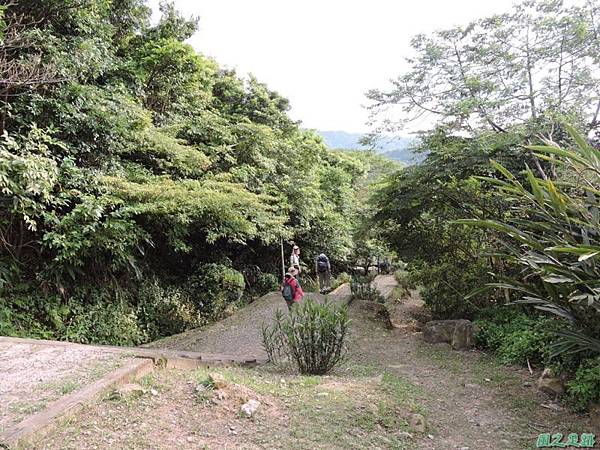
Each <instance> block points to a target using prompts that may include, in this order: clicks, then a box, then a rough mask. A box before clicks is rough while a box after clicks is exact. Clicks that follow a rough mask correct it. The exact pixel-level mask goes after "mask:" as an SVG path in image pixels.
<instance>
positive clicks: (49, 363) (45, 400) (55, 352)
mask: <svg viewBox="0 0 600 450" xmlns="http://www.w3.org/2000/svg"><path fill="white" fill-rule="evenodd" d="M124 361H125V358H124V357H122V356H119V355H114V354H111V353H108V352H102V351H100V350H98V349H94V348H86V347H77V348H66V347H50V346H48V345H34V344H12V343H11V344H9V343H0V367H1V370H0V372H1V373H2V377H1V379H0V399H1V401H0V433H2V432H3V430H4V429H6V428H8V427H10V426H12V425H15V424H16V423H18V422H20V421H21V420H23V419H24V418H25V417H26V416H28V415H31V414H33V413H35V412H37V411H39V410H41V409H43V408H44V407H45V406H46V405H47V404H49V403H50V402H52V401H54V400H57V399H58V398H60V397H61V396H63V395H66V394H69V393H71V392H73V391H75V390H77V389H79V388H81V387H83V386H86V385H88V384H90V383H92V382H94V381H96V380H97V379H100V378H101V377H102V376H104V375H105V374H107V373H108V372H110V371H112V370H114V369H116V368H117V367H119V366H120V365H122V364H123V362H124Z"/></svg>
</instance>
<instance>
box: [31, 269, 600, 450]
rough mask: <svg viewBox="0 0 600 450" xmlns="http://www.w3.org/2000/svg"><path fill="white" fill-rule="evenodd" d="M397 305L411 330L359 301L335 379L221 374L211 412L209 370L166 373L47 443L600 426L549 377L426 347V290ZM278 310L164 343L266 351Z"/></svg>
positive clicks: (367, 436)
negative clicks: (250, 404)
mask: <svg viewBox="0 0 600 450" xmlns="http://www.w3.org/2000/svg"><path fill="white" fill-rule="evenodd" d="M375 285H376V286H377V287H378V288H379V289H380V290H381V291H382V292H383V293H384V294H386V295H390V294H391V293H392V291H393V290H394V287H395V286H396V283H395V280H394V278H393V277H392V276H381V277H378V278H377V279H376V281H375ZM349 294H350V293H349V289H348V287H344V288H343V289H341V290H339V291H337V292H336V293H335V294H334V295H331V296H330V298H331V300H332V301H335V302H346V301H347V300H348V298H349ZM310 296H311V297H313V298H315V299H316V300H318V301H323V300H324V297H323V296H320V295H317V294H311V295H310ZM392 298H393V297H392ZM387 306H388V309H390V310H391V315H392V318H393V321H394V322H396V325H399V327H398V328H395V329H393V330H388V329H385V328H384V326H383V324H382V323H381V322H379V321H377V320H376V318H375V317H374V316H373V313H370V312H369V311H366V310H364V309H363V308H360V307H357V305H354V304H351V305H350V308H349V311H350V317H351V320H352V323H351V329H350V336H349V340H348V348H349V355H348V356H349V357H348V359H347V361H346V362H345V363H344V364H343V365H342V366H341V367H339V368H337V369H336V370H334V372H333V373H331V374H330V375H329V376H327V377H308V378H303V377H298V376H297V375H294V374H292V373H288V372H280V371H278V370H276V369H275V368H273V367H269V366H267V367H257V368H254V369H243V368H223V369H215V368H211V369H210V370H211V371H215V370H219V371H220V373H221V374H223V376H225V377H226V378H227V380H228V382H229V383H231V384H230V385H229V386H228V387H227V388H225V389H224V390H223V391H222V393H223V394H222V395H223V397H222V398H218V399H217V400H213V402H212V403H210V404H209V405H208V406H206V405H205V406H201V405H199V403H198V398H197V394H196V391H195V386H196V384H197V383H198V381H199V380H202V379H203V378H205V377H206V372H202V371H198V372H189V371H188V372H177V371H161V372H159V373H157V374H156V375H155V376H154V378H153V380H152V381H151V382H152V383H154V384H153V385H154V386H155V388H156V389H157V391H158V394H157V395H156V396H151V395H146V396H143V397H141V398H140V399H135V400H130V401H128V402H126V403H117V404H115V403H110V402H103V403H100V404H98V405H95V406H92V407H90V408H88V409H87V410H86V411H84V413H82V414H81V415H80V416H79V417H78V418H77V419H75V420H73V421H72V422H69V423H68V424H67V425H66V426H64V427H63V428H62V429H59V430H58V431H57V432H56V433H55V434H54V435H53V436H52V437H51V438H50V439H49V440H47V441H45V442H44V445H43V446H40V447H39V448H44V449H65V448H68V449H77V450H79V449H87V448H90V449H92V448H115V449H125V448H127V449H130V448H139V449H146V448H153V449H165V450H166V449H171V448H190V449H192V448H193V449H196V448H198V449H200V448H210V449H213V448H214V449H221V448H225V449H227V448H231V449H237V448H252V449H255V448H256V449H263V448H282V449H283V448H286V449H287V448H297V449H305V448H324V449H347V448H381V449H383V448H386V449H387V448H401V449H424V450H457V449H458V450H491V449H494V450H495V449H501V450H519V449H533V448H535V443H536V438H537V436H538V435H539V434H540V433H563V434H564V435H567V434H568V433H583V432H587V433H590V432H592V433H593V432H596V433H598V431H600V430H592V429H591V428H590V424H589V422H588V421H587V419H586V418H584V417H581V416H578V415H576V414H572V413H570V412H568V411H567V410H565V409H564V408H563V407H561V406H560V405H557V404H555V403H553V402H552V401H551V399H549V398H548V397H546V396H545V395H544V394H540V393H538V392H537V390H536V388H535V381H536V378H537V375H538V374H537V373H536V374H534V375H531V374H530V373H529V372H528V371H527V370H526V369H522V368H519V367H505V366H501V365H499V364H498V363H497V362H495V360H494V359H493V358H491V357H490V356H488V355H486V354H484V353H482V352H479V351H475V350H473V351H454V350H452V349H451V348H450V347H449V346H448V345H447V344H436V345H431V344H428V343H426V342H424V341H423V339H422V337H421V333H420V332H419V331H418V329H417V328H416V327H413V326H407V325H409V324H411V325H413V324H414V322H415V319H414V317H415V316H416V315H418V314H419V313H420V312H421V310H422V308H423V303H422V301H421V300H420V298H419V296H418V293H417V292H416V291H413V292H412V295H411V297H410V298H406V299H404V300H403V301H402V302H393V301H388V303H387ZM278 308H285V305H284V303H283V300H282V299H281V296H280V294H279V293H272V294H269V295H267V296H265V297H262V298H261V299H259V300H257V301H255V302H254V303H252V304H250V305H249V306H248V307H246V308H243V309H241V310H240V311H238V312H237V313H236V314H234V315H232V316H231V317H229V318H227V319H225V320H223V321H221V322H219V323H216V324H213V325H211V326H209V327H207V328H205V329H201V330H194V331H191V332H188V333H185V334H183V335H179V336H174V337H172V338H170V339H166V340H163V341H161V342H159V343H157V345H160V346H163V347H164V346H168V347H170V348H178V349H182V350H183V349H185V350H192V351H200V352H205V353H224V354H231V355H239V356H250V355H255V356H260V355H262V354H263V350H262V346H261V344H260V329H261V325H262V324H263V323H265V322H268V321H270V320H272V316H273V314H274V313H275V311H276V310H277V309H278ZM536 369H538V370H539V369H541V368H536ZM390 383H391V384H390ZM249 398H258V399H259V400H260V401H261V403H262V406H261V410H260V412H259V413H258V414H257V416H256V417H253V418H252V420H248V419H246V418H244V417H242V416H240V414H239V407H240V405H241V404H242V403H243V402H245V401H247V399H249ZM386 402H387V403H388V404H389V405H392V406H391V407H390V406H387V407H386V406H385V404H386ZM390 402H391V403H390ZM407 413H419V414H422V415H423V416H424V417H425V420H426V428H425V430H424V431H418V430H416V429H412V428H409V427H408V425H407V422H406V421H405V419H404V417H406V414H407Z"/></svg>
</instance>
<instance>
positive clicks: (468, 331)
mask: <svg viewBox="0 0 600 450" xmlns="http://www.w3.org/2000/svg"><path fill="white" fill-rule="evenodd" d="M473 344H474V332H473V323H472V322H471V321H470V320H459V321H457V323H456V326H455V327H454V333H452V341H451V342H450V345H452V348H453V349H454V350H466V349H470V348H473Z"/></svg>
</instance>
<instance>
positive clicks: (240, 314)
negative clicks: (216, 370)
mask: <svg viewBox="0 0 600 450" xmlns="http://www.w3.org/2000/svg"><path fill="white" fill-rule="evenodd" d="M349 295H350V288H349V287H348V286H341V287H340V289H337V290H336V291H335V292H334V293H332V294H330V295H329V296H327V297H328V298H329V300H330V301H333V302H344V301H345V300H347V298H348V296H349ZM309 298H311V299H314V300H316V301H318V302H322V301H324V300H325V298H326V297H325V296H323V295H321V294H316V293H307V294H306V295H305V299H309ZM278 309H281V310H282V311H287V307H286V306H285V302H284V301H283V299H282V298H281V294H280V293H278V292H274V293H271V294H268V295H265V296H263V297H261V298H259V299H257V300H256V301H254V302H252V303H251V304H249V305H248V306H246V307H245V308H243V309H242V310H239V311H236V313H234V314H233V315H231V316H230V317H227V318H226V319H224V320H222V321H220V322H217V323H214V324H211V325H210V326H208V327H206V328H202V329H200V330H191V331H189V332H187V333H183V334H179V335H176V336H171V337H169V338H166V339H162V340H160V341H157V342H154V343H153V344H152V347H162V348H174V349H178V350H189V351H197V352H203V353H220V354H224V355H231V356H243V357H253V358H258V359H261V358H265V357H266V353H265V352H264V349H263V347H262V336H261V330H262V326H263V324H265V323H271V321H272V320H273V317H274V316H275V312H276V311H277V310H278Z"/></svg>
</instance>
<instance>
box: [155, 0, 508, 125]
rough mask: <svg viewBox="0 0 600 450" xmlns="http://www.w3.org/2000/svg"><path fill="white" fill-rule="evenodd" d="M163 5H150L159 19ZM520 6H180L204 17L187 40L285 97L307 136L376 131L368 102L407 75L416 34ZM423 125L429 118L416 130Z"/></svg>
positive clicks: (223, 0)
mask: <svg viewBox="0 0 600 450" xmlns="http://www.w3.org/2000/svg"><path fill="white" fill-rule="evenodd" d="M158 1H159V0H150V1H149V4H150V5H151V6H152V7H153V8H154V9H155V10H156V9H157V6H158ZM513 3H515V2H514V0H495V1H494V2H491V1H481V0H451V1H447V0H446V1H444V0H420V1H418V2H411V3H410V4H408V2H400V1H389V0H370V1H368V2H367V1H364V0H360V1H350V0H346V1H344V0H327V1H324V0H320V1H317V0H304V1H302V2H294V1H281V0H256V1H248V0H201V1H197V0H175V5H176V7H177V9H178V10H179V11H181V12H182V13H184V15H185V16H190V15H194V16H200V24H199V26H200V29H199V31H198V32H197V33H196V34H195V35H194V36H193V37H192V38H191V39H190V40H189V43H190V44H191V45H192V46H193V47H194V48H195V49H196V50H197V51H199V52H201V53H202V54H204V55H206V56H210V57H213V58H214V59H215V60H216V61H217V62H218V63H219V64H220V65H221V66H224V67H228V68H235V69H236V71H237V72H238V74H239V75H247V74H248V73H252V74H253V75H255V76H256V77H257V78H258V80H259V81H261V82H264V83H266V84H267V85H268V86H269V88H270V89H272V90H275V91H277V92H279V93H280V94H281V95H283V96H284V97H286V98H288V99H289V100H290V103H291V107H292V109H291V111H290V115H291V117H292V118H293V119H295V120H300V121H302V126H303V127H305V128H315V129H319V130H334V131H348V132H359V133H363V132H367V131H369V128H368V127H367V126H366V125H365V122H366V121H367V118H368V112H367V111H366V110H365V109H364V108H363V107H362V105H365V104H366V103H367V99H366V97H365V93H366V92H367V91H368V90H369V89H373V88H385V87H386V86H388V82H389V80H390V79H391V78H395V77H396V76H398V75H399V74H400V73H401V72H402V70H403V68H405V67H406V66H405V62H404V58H405V57H407V56H410V54H411V47H410V40H411V38H412V37H413V36H414V35H416V34H418V33H428V32H432V31H435V30H437V29H445V28H449V27H452V26H454V25H462V24H466V23H468V22H469V21H471V20H474V19H477V18H480V17H485V16H488V15H492V14H496V13H503V12H506V11H509V10H510V9H511V6H512V5H513ZM425 126H427V119H424V120H423V121H422V122H421V123H418V122H417V123H415V124H414V125H413V127H414V128H415V129H418V128H422V127H425ZM409 131H410V130H407V133H408V132H409ZM407 133H406V134H407Z"/></svg>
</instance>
